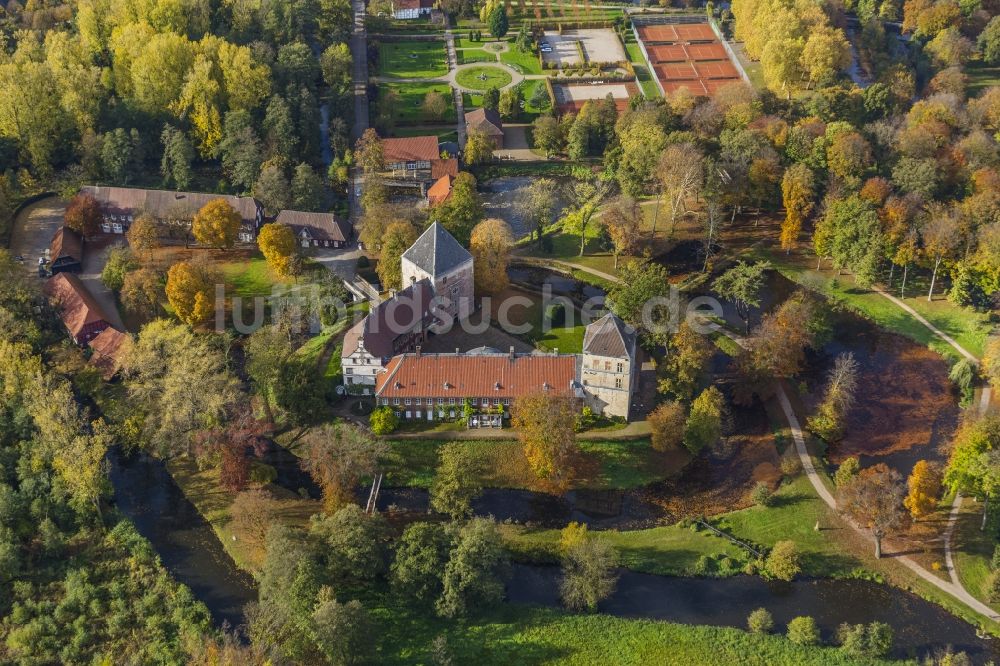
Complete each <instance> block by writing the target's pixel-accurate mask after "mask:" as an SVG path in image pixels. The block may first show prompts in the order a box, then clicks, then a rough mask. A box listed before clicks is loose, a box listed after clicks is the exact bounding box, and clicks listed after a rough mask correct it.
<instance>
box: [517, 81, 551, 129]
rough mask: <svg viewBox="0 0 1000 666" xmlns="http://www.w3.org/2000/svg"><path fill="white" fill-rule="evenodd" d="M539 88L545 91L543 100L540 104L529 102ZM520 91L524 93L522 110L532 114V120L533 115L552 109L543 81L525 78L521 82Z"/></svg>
mask: <svg viewBox="0 0 1000 666" xmlns="http://www.w3.org/2000/svg"><path fill="white" fill-rule="evenodd" d="M539 88H541V89H542V90H543V91H545V102H544V103H543V104H541V105H540V106H539V105H535V104H532V102H531V100H532V98H534V96H535V94H536V91H537V90H538V89H539ZM521 93H522V94H523V95H524V110H525V112H526V114H528V115H530V116H532V120H534V116H537V115H539V114H542V113H545V112H546V111H550V110H551V109H552V100H551V98H549V93H548V91H547V90H545V81H541V80H539V79H526V80H525V81H523V82H522V83H521Z"/></svg>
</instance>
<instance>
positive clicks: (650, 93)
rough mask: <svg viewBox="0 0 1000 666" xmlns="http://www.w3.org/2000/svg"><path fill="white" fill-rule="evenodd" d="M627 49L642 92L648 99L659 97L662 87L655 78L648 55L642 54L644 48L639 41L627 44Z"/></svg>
mask: <svg viewBox="0 0 1000 666" xmlns="http://www.w3.org/2000/svg"><path fill="white" fill-rule="evenodd" d="M625 51H626V52H627V53H628V59H629V61H630V62H631V63H632V68H633V69H634V70H635V78H636V81H637V82H638V84H639V88H641V89H642V94H643V95H645V97H646V99H653V98H654V97H659V96H660V89H659V88H658V87H657V86H656V82H655V81H654V80H653V77H652V74H651V73H650V71H649V65H648V63H647V62H646V57H645V56H643V55H642V49H640V48H639V45H638V44H637V43H635V42H630V43H628V44H626V45H625Z"/></svg>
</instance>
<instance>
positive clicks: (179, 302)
mask: <svg viewBox="0 0 1000 666" xmlns="http://www.w3.org/2000/svg"><path fill="white" fill-rule="evenodd" d="M218 283H219V277H218V275H217V273H216V272H215V271H214V270H212V269H211V268H210V267H209V266H208V265H207V264H204V263H201V262H188V261H181V262H178V263H176V264H174V265H173V266H171V267H170V269H169V270H167V286H166V290H165V291H166V295H167V301H169V303H170V307H172V308H173V310H174V313H175V314H176V315H177V317H178V319H180V320H181V321H183V322H184V323H186V324H190V325H191V326H194V325H196V324H200V323H202V322H203V321H205V320H206V319H208V318H209V317H210V316H212V313H213V312H214V311H215V307H216V305H217V304H216V302H215V285H216V284H218Z"/></svg>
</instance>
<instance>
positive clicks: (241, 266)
mask: <svg viewBox="0 0 1000 666" xmlns="http://www.w3.org/2000/svg"><path fill="white" fill-rule="evenodd" d="M218 268H219V270H220V271H221V272H222V277H223V279H224V280H225V281H226V290H227V292H228V293H227V295H229V296H240V297H242V298H248V297H253V296H270V295H271V290H272V289H273V288H274V286H275V285H279V284H281V285H290V284H292V283H293V281H292V280H290V279H284V278H279V277H277V276H276V275H275V274H274V273H273V272H272V271H271V269H270V267H268V265H267V262H266V261H265V260H264V258H263V257H252V258H250V259H240V260H238V261H226V262H221V263H219V264H218Z"/></svg>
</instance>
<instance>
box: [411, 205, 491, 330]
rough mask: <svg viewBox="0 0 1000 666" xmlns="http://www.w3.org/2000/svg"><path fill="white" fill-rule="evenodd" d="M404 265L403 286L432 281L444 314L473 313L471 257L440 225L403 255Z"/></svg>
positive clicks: (431, 229)
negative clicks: (425, 280) (424, 280)
mask: <svg viewBox="0 0 1000 666" xmlns="http://www.w3.org/2000/svg"><path fill="white" fill-rule="evenodd" d="M401 264H402V265H401V268H402V273H403V284H404V285H410V284H414V283H416V282H419V281H420V280H423V279H428V280H430V281H431V284H433V285H434V293H435V294H436V295H437V296H438V298H439V299H441V308H440V310H441V311H442V312H446V313H448V314H449V315H450V316H451V317H453V318H461V317H464V316H466V315H467V314H468V313H469V312H471V311H472V305H473V301H472V299H473V295H474V289H475V286H474V281H473V265H472V264H473V262H472V255H471V254H469V251H468V250H466V249H465V248H464V247H462V246H461V244H459V242H458V241H457V240H455V237H454V236H452V235H451V234H450V233H448V231H447V230H446V229H445V228H444V227H443V226H441V225H440V224H438V223H437V222H435V223H434V224H432V225H431V226H429V227H427V230H426V231H424V233H423V234H421V235H420V238H418V239H417V240H416V242H414V243H413V245H411V246H410V248H409V249H408V250H407V251H406V252H404V253H403V256H402V259H401Z"/></svg>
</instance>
